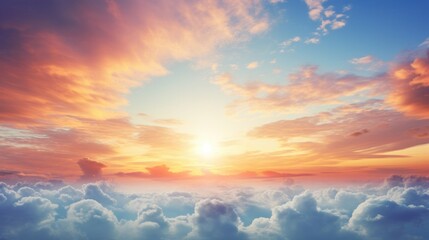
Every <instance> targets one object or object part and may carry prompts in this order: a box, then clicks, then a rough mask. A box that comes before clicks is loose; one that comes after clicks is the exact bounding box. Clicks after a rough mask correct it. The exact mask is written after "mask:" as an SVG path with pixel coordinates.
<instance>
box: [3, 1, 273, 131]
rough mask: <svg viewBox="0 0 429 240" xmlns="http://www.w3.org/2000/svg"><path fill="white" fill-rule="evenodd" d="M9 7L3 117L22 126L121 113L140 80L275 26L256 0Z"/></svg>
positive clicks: (5, 9)
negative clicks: (68, 117) (167, 63)
mask: <svg viewBox="0 0 429 240" xmlns="http://www.w3.org/2000/svg"><path fill="white" fill-rule="evenodd" d="M2 5H3V7H2V9H1V10H0V11H1V12H0V15H1V16H2V17H1V21H0V34H1V36H2V39H4V42H2V46H0V51H1V52H2V57H1V58H0V71H1V72H2V81H1V83H0V92H1V94H0V121H1V122H3V123H8V124H11V125H15V126H22V125H30V124H33V125H34V124H38V125H40V124H42V125H43V124H44V123H46V122H50V123H56V124H59V125H64V121H63V116H64V115H71V116H75V117H86V118H93V119H105V118H111V117H117V113H115V112H114V111H113V110H114V109H115V108H117V107H118V106H120V105H123V104H125V103H126V100H125V99H124V97H123V96H124V94H126V93H127V91H128V90H129V88H131V87H133V86H136V85H138V84H140V83H141V82H138V81H136V80H135V79H147V78H149V77H151V76H156V75H161V74H165V73H166V72H167V71H166V69H165V67H164V62H165V61H167V60H183V59H192V58H196V57H203V56H205V55H208V54H209V53H210V52H212V51H213V50H214V49H215V48H216V47H217V46H219V45H221V44H224V43H227V42H232V41H236V40H237V39H241V38H242V36H243V35H246V34H252V33H258V32H261V31H263V30H264V29H266V28H267V27H268V25H267V24H268V23H267V20H266V17H265V16H263V15H262V14H261V11H253V10H255V9H259V8H261V6H260V5H259V4H258V3H256V2H254V3H252V4H247V3H245V2H241V1H227V2H223V3H221V2H213V1H198V2H192V3H191V2H189V1H181V0H180V1H175V2H174V4H173V3H172V2H170V1H156V2H153V1H137V0H132V1H126V2H124V1H104V0H94V1H89V2H88V1H82V0H77V1H72V2H68V3H59V2H49V1H41V2H38V3H37V4H36V3H34V2H31V1H24V2H20V3H18V2H16V1H10V0H7V1H5V2H3V4H2ZM22 6H25V7H22ZM47 9H49V12H47ZM256 12H258V13H256ZM201 39H204V41H201ZM136 76H138V78H136Z"/></svg>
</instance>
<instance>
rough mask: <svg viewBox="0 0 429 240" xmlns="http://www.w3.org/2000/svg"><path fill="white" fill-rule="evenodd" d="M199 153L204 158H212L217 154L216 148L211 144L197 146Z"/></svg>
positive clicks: (203, 143)
mask: <svg viewBox="0 0 429 240" xmlns="http://www.w3.org/2000/svg"><path fill="white" fill-rule="evenodd" d="M197 153H198V155H200V156H202V157H204V158H212V157H213V156H214V155H215V153H216V151H215V146H214V145H213V144H212V143H209V142H201V143H199V144H198V146H197Z"/></svg>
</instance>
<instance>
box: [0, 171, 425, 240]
mask: <svg viewBox="0 0 429 240" xmlns="http://www.w3.org/2000/svg"><path fill="white" fill-rule="evenodd" d="M43 185H44V184H25V186H23V184H17V185H7V184H5V183H0V214H1V216H2V218H0V239H29V238H31V239H36V240H37V239H44V240H49V239H60V238H61V239H67V240H68V239H70V240H71V239H88V240H91V239H124V238H126V239H130V240H132V239H151V240H157V239H178V240H180V239H183V240H192V239H207V240H218V239H249V240H252V239H255V240H256V239H267V240H279V239H288V240H304V239H330V240H335V239H338V240H340V239H356V240H358V239H359V240H363V239H374V240H375V239H377V240H390V239H393V238H398V239H426V238H428V237H429V231H428V230H427V229H429V225H428V224H429V192H428V191H427V186H428V185H429V181H428V178H427V177H422V176H408V177H404V176H392V177H390V178H388V179H386V181H385V182H384V183H380V184H379V185H366V186H363V187H362V186H355V185H350V186H348V187H339V188H336V187H330V188H326V189H325V188H312V190H305V189H303V187H300V186H297V185H288V186H278V185H273V186H270V187H269V186H265V187H264V188H249V187H246V186H243V187H239V186H236V187H228V188H220V189H217V190H216V194H215V195H216V197H213V194H212V193H211V191H201V189H200V190H198V193H194V192H172V193H159V192H158V193H155V192H148V193H139V194H133V193H129V194H124V193H120V192H117V191H116V190H115V189H114V188H112V186H111V185H109V184H105V183H90V184H84V185H82V186H76V187H72V186H68V185H66V186H62V187H59V186H57V187H55V186H53V188H50V189H46V188H43V187H42V186H43ZM95 188H98V189H99V190H97V191H93V190H94V189H95ZM91 189H92V190H91ZM212 190H214V189H212ZM101 191H102V194H101ZM100 194H101V195H102V197H100V196H101V195H100ZM64 195H68V196H70V197H73V199H69V201H68V202H64V201H62V198H63V197H64ZM89 196H92V198H90V199H89V198H88V197H89ZM178 197H179V198H182V199H188V200H189V202H188V203H187V205H188V206H189V208H190V209H189V211H188V212H181V213H179V214H177V213H178V212H177V210H178V208H181V207H182V206H183V205H181V204H177V202H176V201H173V200H172V199H174V198H175V199H176V200H177V199H179V198H178ZM106 198H108V199H111V201H114V203H113V204H112V202H111V201H110V202H108V201H106ZM166 203H167V204H166ZM255 206H258V208H256V207H255ZM171 212H176V213H175V214H173V215H174V216H173V215H172V214H171ZM246 218H249V219H248V220H246V222H247V223H246V224H245V223H244V222H243V221H242V219H246ZM309 229H311V231H309Z"/></svg>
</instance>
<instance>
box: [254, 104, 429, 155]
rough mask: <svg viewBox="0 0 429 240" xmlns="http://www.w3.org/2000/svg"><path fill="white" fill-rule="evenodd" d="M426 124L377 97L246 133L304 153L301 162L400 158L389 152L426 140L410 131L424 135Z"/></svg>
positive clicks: (427, 141)
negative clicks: (396, 109) (276, 141)
mask: <svg viewBox="0 0 429 240" xmlns="http://www.w3.org/2000/svg"><path fill="white" fill-rule="evenodd" d="M386 121H387V122H386ZM428 125H429V122H428V121H426V120H419V119H412V118H407V117H406V116H404V115H403V114H401V113H399V112H397V111H394V110H391V109H389V108H387V107H386V106H384V105H383V102H382V101H380V100H377V101H369V102H367V103H364V104H356V105H350V106H344V107H339V108H337V109H334V110H333V111H330V112H322V113H320V114H317V115H314V116H309V117H302V118H298V119H294V120H281V121H277V122H272V123H268V124H265V125H262V126H260V127H257V128H255V129H253V130H251V131H250V132H249V135H250V136H253V137H257V138H273V139H277V140H278V141H279V142H280V143H281V144H282V145H283V147H290V148H294V149H295V150H297V151H298V152H301V153H302V152H305V153H304V154H301V155H299V158H300V159H301V161H317V159H319V161H321V162H324V161H340V160H341V161H344V160H353V159H363V158H385V157H388V158H394V157H402V156H395V155H391V154H389V152H392V151H396V150H401V149H406V148H409V147H413V146H418V145H422V144H427V143H429V138H418V137H416V133H415V132H413V131H420V132H421V133H422V134H424V132H425V130H424V129H425V127H426V126H428ZM417 129H419V130H417Z"/></svg>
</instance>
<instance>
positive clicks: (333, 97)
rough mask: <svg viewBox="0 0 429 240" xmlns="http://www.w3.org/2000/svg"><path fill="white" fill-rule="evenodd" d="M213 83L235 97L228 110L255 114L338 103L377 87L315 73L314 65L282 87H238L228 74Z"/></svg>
mask: <svg viewBox="0 0 429 240" xmlns="http://www.w3.org/2000/svg"><path fill="white" fill-rule="evenodd" d="M214 83H215V84H217V85H219V86H220V87H221V88H222V89H223V90H224V91H226V92H229V93H232V94H235V95H236V96H237V97H238V99H237V100H236V101H235V102H233V103H232V104H231V106H230V107H231V108H237V107H241V106H249V107H250V109H252V110H256V111H278V110H284V111H290V110H293V109H298V108H301V109H302V108H303V107H306V106H309V105H320V104H340V103H342V100H341V98H343V97H346V96H354V95H357V94H361V93H363V92H365V91H369V92H371V89H373V88H375V87H376V86H377V85H378V84H379V79H378V78H366V77H359V76H355V75H345V76H344V75H340V74H336V73H325V74H319V73H318V71H317V67H316V66H306V67H303V68H301V70H300V71H298V72H297V73H294V74H290V75H289V78H288V83H287V84H284V85H274V84H266V83H263V82H250V83H248V84H245V85H242V84H238V83H235V82H234V81H233V79H232V76H231V75H229V74H224V75H220V76H218V78H217V79H216V80H215V81H214Z"/></svg>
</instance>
